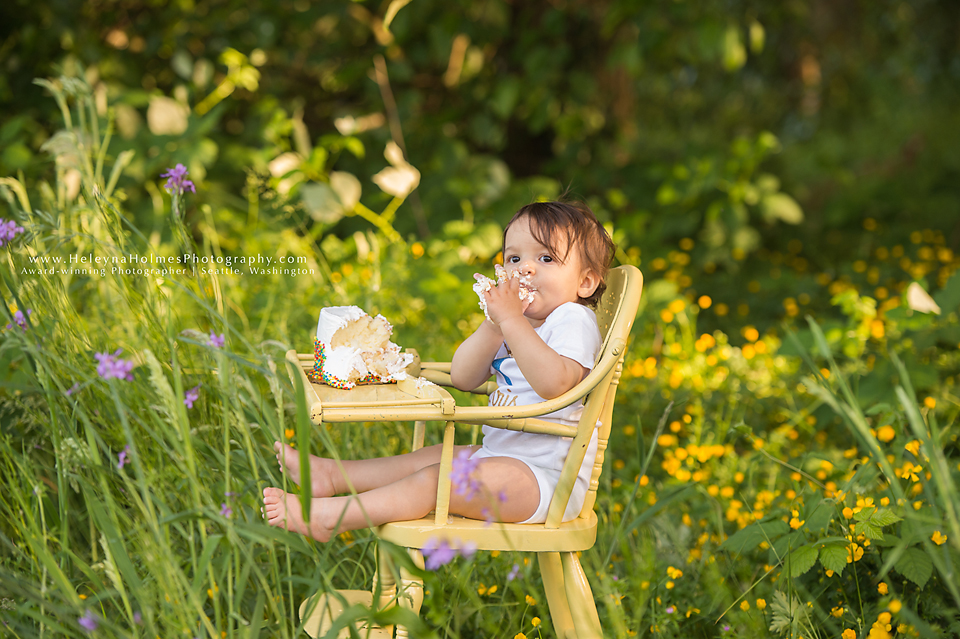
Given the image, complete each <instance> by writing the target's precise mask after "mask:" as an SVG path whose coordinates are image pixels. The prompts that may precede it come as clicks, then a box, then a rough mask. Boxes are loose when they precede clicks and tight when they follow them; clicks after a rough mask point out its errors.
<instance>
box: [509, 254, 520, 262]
mask: <svg viewBox="0 0 960 639" xmlns="http://www.w3.org/2000/svg"><path fill="white" fill-rule="evenodd" d="M519 261H520V258H519V257H518V256H516V255H511V256H510V257H508V258H507V263H509V264H516V263H517V262H519Z"/></svg>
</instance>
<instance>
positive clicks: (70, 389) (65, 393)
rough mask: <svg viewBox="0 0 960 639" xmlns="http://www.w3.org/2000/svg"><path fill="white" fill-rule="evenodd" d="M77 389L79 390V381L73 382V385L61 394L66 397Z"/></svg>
mask: <svg viewBox="0 0 960 639" xmlns="http://www.w3.org/2000/svg"><path fill="white" fill-rule="evenodd" d="M78 390H80V382H75V383H74V384H73V386H71V387H70V388H68V389H67V390H65V391H63V394H64V395H66V396H67V397H70V396H71V395H73V394H74V393H76V392H77V391H78Z"/></svg>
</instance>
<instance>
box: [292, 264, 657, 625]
mask: <svg viewBox="0 0 960 639" xmlns="http://www.w3.org/2000/svg"><path fill="white" fill-rule="evenodd" d="M642 288H643V275H642V274H641V273H640V271H639V270H638V269H637V268H636V267H633V266H620V267H617V268H615V269H611V270H610V272H609V273H608V277H607V290H606V291H605V292H604V294H603V298H602V299H601V301H600V304H599V305H598V306H597V320H598V322H599V325H600V331H601V335H602V337H603V345H602V347H601V351H600V356H599V358H598V360H597V364H596V366H595V367H594V368H593V370H592V371H591V372H590V373H589V374H588V375H587V376H586V377H585V378H584V379H583V380H582V381H581V382H580V383H579V384H577V385H576V386H575V387H573V388H572V389H570V390H569V391H567V392H566V393H564V394H563V395H561V396H559V397H556V398H554V399H551V400H548V401H544V402H541V403H539V404H530V405H526V406H510V407H496V406H457V405H456V401H455V400H454V398H453V397H452V396H451V395H450V394H449V393H448V392H447V390H446V388H444V387H446V386H450V385H451V384H450V364H449V362H423V363H420V364H419V369H420V370H419V371H417V370H416V368H417V363H416V362H415V365H414V367H413V369H411V370H410V371H409V372H411V374H413V375H414V377H411V378H409V379H407V380H402V381H401V382H400V383H399V384H382V385H369V386H356V387H355V388H353V389H351V390H341V389H336V388H332V387H329V386H325V385H322V384H314V383H311V382H310V381H308V379H307V377H306V371H308V370H310V369H311V368H312V366H313V355H312V354H309V355H302V354H301V355H298V354H297V353H296V352H294V351H289V352H288V353H287V359H289V360H290V361H292V362H293V363H294V364H297V366H296V370H298V371H300V375H301V376H302V377H301V381H302V382H303V387H304V389H305V392H306V399H307V406H309V407H310V417H311V420H312V421H313V422H314V423H315V424H318V425H319V424H321V423H324V422H326V423H331V422H348V421H349V422H355V421H413V422H415V427H414V435H413V449H414V450H416V449H418V448H420V447H422V446H423V440H424V429H425V423H426V422H427V421H442V422H445V423H446V426H445V429H444V434H443V452H442V456H441V462H440V482H439V486H438V490H437V506H436V509H435V512H434V514H433V515H429V516H427V517H426V518H424V519H419V520H415V521H399V522H393V523H389V524H385V525H383V526H380V527H379V528H378V529H377V534H378V536H379V537H380V539H382V540H385V541H387V542H390V543H393V544H396V545H398V546H403V547H406V548H407V549H408V552H409V554H410V556H411V558H412V559H413V562H414V564H415V565H417V566H419V567H421V568H422V567H423V555H422V554H421V552H420V549H421V548H424V547H425V545H426V543H427V541H428V540H431V539H444V540H446V541H447V542H448V543H449V544H450V545H451V546H453V547H454V548H460V547H462V546H463V545H465V544H468V543H470V544H474V545H476V548H477V549H478V550H481V551H483V550H486V551H492V550H499V551H528V552H535V553H537V558H538V560H539V566H540V572H541V575H542V577H543V586H544V590H545V592H546V596H547V605H548V606H549V609H550V616H551V618H552V621H553V625H554V627H555V628H556V629H557V634H558V636H559V637H561V639H585V638H588V637H590V638H592V637H601V636H602V631H601V628H600V619H599V617H598V615H597V608H596V604H595V603H594V600H593V593H592V591H591V589H590V584H589V583H588V582H587V578H586V575H585V574H584V572H583V568H582V567H581V566H580V560H579V559H578V557H577V553H578V552H580V551H584V550H588V549H589V548H591V547H592V546H593V544H594V542H595V541H596V539H597V515H596V513H594V512H593V506H594V503H595V501H596V491H597V486H598V484H599V478H600V472H601V470H602V468H603V459H604V451H605V450H606V448H607V442H608V440H609V437H610V428H611V422H612V416H613V404H614V396H615V394H616V390H617V385H618V383H619V381H620V373H621V368H622V364H623V358H624V353H625V351H626V348H627V340H628V338H629V335H630V328H631V326H632V325H633V320H634V318H635V317H636V313H637V308H638V306H639V304H640V294H641V291H642ZM417 374H419V376H420V377H416V375H417ZM423 379H426V380H428V381H429V382H432V383H425V382H424V381H423ZM496 386H497V385H496V383H495V382H493V381H488V382H486V383H484V384H483V385H481V386H480V387H479V388H477V389H475V390H474V391H473V392H474V393H483V394H490V393H492V392H493V391H494V390H495V389H496ZM580 398H584V410H583V413H582V415H581V417H580V421H579V424H578V425H577V426H576V427H574V426H565V425H561V424H556V423H554V422H549V421H545V420H542V419H537V417H538V416H541V415H546V414H548V413H552V412H554V411H556V410H559V409H561V408H563V407H565V406H568V405H570V404H572V403H573V402H575V401H577V400H578V399H580ZM457 422H459V423H463V424H486V425H488V426H493V427H497V428H506V429H509V430H517V431H524V432H531V433H547V434H551V435H557V436H561V437H571V438H572V439H573V441H572V444H571V446H570V452H569V454H568V455H567V459H566V461H565V463H564V466H563V470H562V471H561V475H560V481H559V484H558V486H557V488H556V492H555V493H554V495H553V498H552V500H551V502H550V508H549V511H548V514H547V520H546V522H545V523H542V524H504V523H494V524H488V523H487V522H484V521H478V520H472V519H465V518H463V517H457V516H454V515H450V514H449V501H450V487H451V486H450V471H451V467H452V462H453V445H454V431H455V426H454V425H455V423H457ZM598 423H599V427H598V431H599V432H598V446H597V457H596V462H595V464H594V467H593V474H592V476H591V480H590V487H589V492H588V493H587V496H586V500H585V501H584V504H583V508H582V509H581V510H580V514H579V516H578V517H577V518H576V519H574V520H572V521H568V522H566V523H561V520H562V517H563V512H564V510H565V509H566V505H567V501H568V500H569V498H570V494H571V492H572V490H573V486H574V483H575V481H576V477H577V473H578V471H579V469H580V466H581V464H582V463H583V458H584V455H585V454H586V450H587V445H588V444H589V442H590V438H591V436H592V434H593V430H594V427H595V426H596V425H597V424H598ZM391 564H392V562H391V560H390V558H389V555H388V554H387V553H385V552H382V551H380V552H378V570H377V575H376V576H375V578H374V579H375V583H374V588H373V592H377V591H378V590H379V593H380V595H379V599H378V601H377V602H376V607H377V609H381V610H382V609H385V608H388V607H390V606H394V605H400V606H403V607H406V608H409V609H411V610H412V611H413V612H415V613H417V614H419V611H420V606H421V604H422V602H423V583H422V582H421V581H420V580H419V578H418V577H417V576H416V575H414V574H412V573H410V572H409V571H407V570H404V569H402V568H401V570H400V572H399V576H400V579H399V583H396V579H395V569H394V567H393V566H392V565H391ZM377 582H378V583H377ZM373 592H370V591H358V590H340V591H337V593H335V594H334V593H328V594H322V595H315V596H313V597H310V598H309V599H307V600H305V601H304V602H303V603H302V605H301V606H300V616H301V619H304V630H305V631H306V632H307V634H308V635H310V636H311V637H322V636H323V635H324V634H326V633H327V631H328V630H329V629H330V628H331V626H332V624H333V621H334V620H335V619H336V618H337V617H338V616H339V614H340V613H341V612H342V611H343V610H344V609H345V608H346V607H349V606H350V605H352V604H355V603H362V604H363V605H365V606H372V605H373V603H374V602H373V596H374V595H373ZM344 604H346V605H344ZM359 624H360V625H358V626H356V628H357V631H358V632H359V635H360V636H361V637H392V636H393V631H394V629H393V628H392V627H377V626H373V625H372V624H364V623H363V622H359ZM339 636H340V637H348V636H349V629H344V630H343V631H341V633H340V635H339ZM396 636H397V637H398V638H402V637H407V636H408V632H407V629H406V628H404V627H402V626H398V627H397V628H396Z"/></svg>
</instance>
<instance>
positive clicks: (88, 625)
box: [77, 610, 100, 632]
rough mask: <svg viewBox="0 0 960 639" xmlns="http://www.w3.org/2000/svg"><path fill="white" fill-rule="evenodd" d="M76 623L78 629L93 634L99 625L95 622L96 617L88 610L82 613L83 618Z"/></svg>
mask: <svg viewBox="0 0 960 639" xmlns="http://www.w3.org/2000/svg"><path fill="white" fill-rule="evenodd" d="M77 623H78V624H80V627H81V628H83V629H84V630H86V631H87V632H93V631H94V630H96V629H97V626H99V625H100V624H99V623H98V622H97V616H96V615H95V614H93V613H92V612H90V611H89V610H88V611H86V612H85V613H83V616H82V617H80V618H79V619H77Z"/></svg>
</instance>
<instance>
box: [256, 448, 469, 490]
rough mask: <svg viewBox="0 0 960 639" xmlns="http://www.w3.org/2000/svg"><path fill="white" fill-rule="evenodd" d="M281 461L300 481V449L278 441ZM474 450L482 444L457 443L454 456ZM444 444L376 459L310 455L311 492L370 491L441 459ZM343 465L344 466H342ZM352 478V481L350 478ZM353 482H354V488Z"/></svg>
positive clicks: (284, 470) (279, 459)
mask: <svg viewBox="0 0 960 639" xmlns="http://www.w3.org/2000/svg"><path fill="white" fill-rule="evenodd" d="M273 447H274V450H276V451H277V462H279V464H280V469H281V470H282V471H283V472H284V473H285V474H286V475H287V476H288V477H290V479H291V480H292V481H293V482H294V483H295V484H297V485H298V486H299V485H300V453H299V452H298V451H297V450H296V449H294V448H292V447H291V446H289V445H288V444H281V443H280V442H274V445H273ZM464 448H468V449H470V450H471V451H473V450H476V449H477V448H479V446H455V447H454V456H456V455H457V453H459V452H460V450H461V449H464ZM441 451H442V446H441V445H440V444H437V445H435V446H428V447H426V448H421V449H419V450H415V451H413V452H412V453H406V454H404V455H396V456H393V457H379V458H376V459H358V460H343V461H341V462H340V464H338V463H337V461H336V460H334V459H328V458H325V457H317V456H316V455H310V484H311V489H310V494H311V495H313V496H314V497H333V496H334V495H339V494H343V493H349V492H352V490H355V491H356V492H358V493H363V492H367V491H370V490H373V489H375V488H380V487H381V486H386V485H388V484H392V483H394V482H396V481H398V480H400V479H403V478H404V477H407V476H408V475H412V474H414V473H416V472H417V471H419V470H421V469H423V468H426V467H427V466H432V465H433V464H439V463H440V453H441ZM341 466H342V470H341ZM348 480H349V481H348ZM351 484H352V486H353V488H352V490H351Z"/></svg>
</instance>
